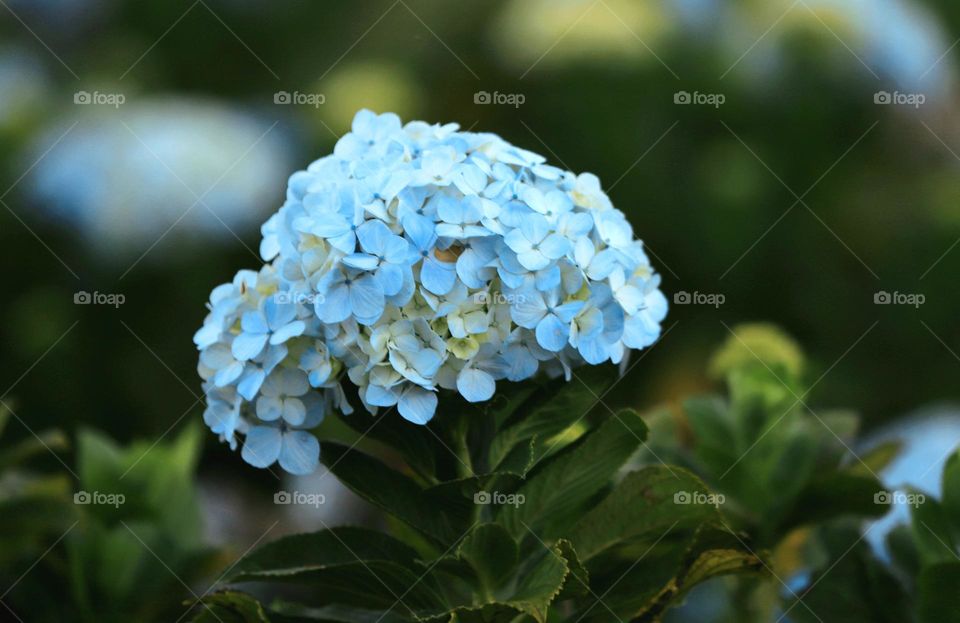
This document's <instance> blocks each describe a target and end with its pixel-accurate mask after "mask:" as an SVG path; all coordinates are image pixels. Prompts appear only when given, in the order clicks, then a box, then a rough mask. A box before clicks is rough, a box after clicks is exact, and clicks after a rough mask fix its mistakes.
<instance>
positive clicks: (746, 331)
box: [709, 323, 804, 378]
mask: <svg viewBox="0 0 960 623" xmlns="http://www.w3.org/2000/svg"><path fill="white" fill-rule="evenodd" d="M732 332H733V335H731V336H729V337H728V338H727V341H726V342H725V343H724V345H723V346H722V347H721V348H720V349H719V350H718V351H717V352H716V354H714V356H713V358H712V359H711V360H710V368H709V369H710V373H711V374H712V375H713V376H714V377H716V378H724V377H726V375H727V374H729V373H730V371H731V370H735V369H738V368H741V367H743V366H745V365H753V364H754V363H760V362H762V363H763V364H765V365H766V366H769V367H771V368H777V367H779V368H782V369H783V370H785V371H786V372H787V373H788V374H789V375H790V376H791V377H792V378H798V377H799V376H800V374H801V373H802V372H803V368H804V356H803V351H802V350H801V349H800V346H799V345H798V344H797V343H796V341H794V339H793V338H791V337H790V336H789V335H787V334H786V333H784V332H783V330H781V329H780V328H779V327H777V326H775V325H772V324H767V323H745V324H739V325H736V326H734V327H733V329H732ZM758 360H759V361H758Z"/></svg>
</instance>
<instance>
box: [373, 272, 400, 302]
mask: <svg viewBox="0 0 960 623" xmlns="http://www.w3.org/2000/svg"><path fill="white" fill-rule="evenodd" d="M376 278H377V281H378V282H380V287H381V288H383V293H384V294H385V295H386V296H393V295H394V294H396V293H397V292H399V291H400V289H401V288H403V269H402V268H401V267H399V266H394V265H393V264H384V265H383V266H381V267H380V270H378V271H377V273H376Z"/></svg>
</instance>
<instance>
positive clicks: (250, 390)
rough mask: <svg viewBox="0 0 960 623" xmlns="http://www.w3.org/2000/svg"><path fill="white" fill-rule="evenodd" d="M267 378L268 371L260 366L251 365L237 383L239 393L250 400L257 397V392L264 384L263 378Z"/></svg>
mask: <svg viewBox="0 0 960 623" xmlns="http://www.w3.org/2000/svg"><path fill="white" fill-rule="evenodd" d="M265 378H267V375H266V373H265V372H264V371H263V370H261V369H260V368H256V367H251V368H250V369H249V371H248V372H245V373H244V375H243V378H241V379H240V382H239V383H237V393H238V394H240V395H241V396H243V398H244V400H247V401H248V402H249V401H251V400H253V399H254V398H256V396H257V392H259V391H260V387H261V386H262V385H263V380H264V379H265Z"/></svg>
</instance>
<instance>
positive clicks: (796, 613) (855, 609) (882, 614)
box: [785, 525, 912, 623]
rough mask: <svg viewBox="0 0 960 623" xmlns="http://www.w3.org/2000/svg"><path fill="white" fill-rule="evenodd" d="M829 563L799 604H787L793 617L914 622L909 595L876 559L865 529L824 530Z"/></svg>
mask: <svg viewBox="0 0 960 623" xmlns="http://www.w3.org/2000/svg"><path fill="white" fill-rule="evenodd" d="M823 541H824V544H825V546H826V549H827V552H828V561H827V562H826V563H825V566H824V567H823V569H821V570H820V571H818V572H817V573H815V574H813V576H812V577H811V580H810V583H809V586H807V587H806V588H805V589H804V590H801V591H798V593H797V594H798V599H796V600H793V601H792V602H790V603H788V604H787V605H786V608H785V610H786V612H788V613H789V618H791V619H794V620H797V621H802V622H804V623H814V622H816V621H822V623H903V622H904V621H910V620H912V616H911V612H910V604H909V601H908V596H907V594H906V592H905V591H904V590H903V588H902V587H901V586H900V583H899V582H898V581H897V580H896V579H895V578H894V577H893V576H892V575H891V574H890V572H889V571H888V570H887V569H886V568H885V567H884V566H883V565H882V564H881V563H880V562H879V561H877V559H876V558H875V557H874V556H873V553H872V552H871V551H870V547H869V546H868V545H867V544H866V543H865V542H864V541H863V539H862V538H861V534H860V531H859V529H857V528H854V527H847V526H844V525H841V526H838V527H835V528H830V529H827V530H824V531H823Z"/></svg>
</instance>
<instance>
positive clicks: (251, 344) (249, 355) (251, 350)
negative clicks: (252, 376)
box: [230, 333, 267, 361]
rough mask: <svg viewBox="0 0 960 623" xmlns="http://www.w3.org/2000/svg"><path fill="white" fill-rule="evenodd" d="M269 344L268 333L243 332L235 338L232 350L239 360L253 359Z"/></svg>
mask: <svg viewBox="0 0 960 623" xmlns="http://www.w3.org/2000/svg"><path fill="white" fill-rule="evenodd" d="M266 344H267V334H266V333H253V334H251V333H241V334H240V335H238V336H237V337H235V338H234V339H233V344H232V345H231V346H230V351H231V352H232V353H233V356H234V357H236V358H237V360H239V361H247V360H248V359H253V358H254V357H256V356H257V355H259V354H260V351H262V350H263V347H264V346H266Z"/></svg>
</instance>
